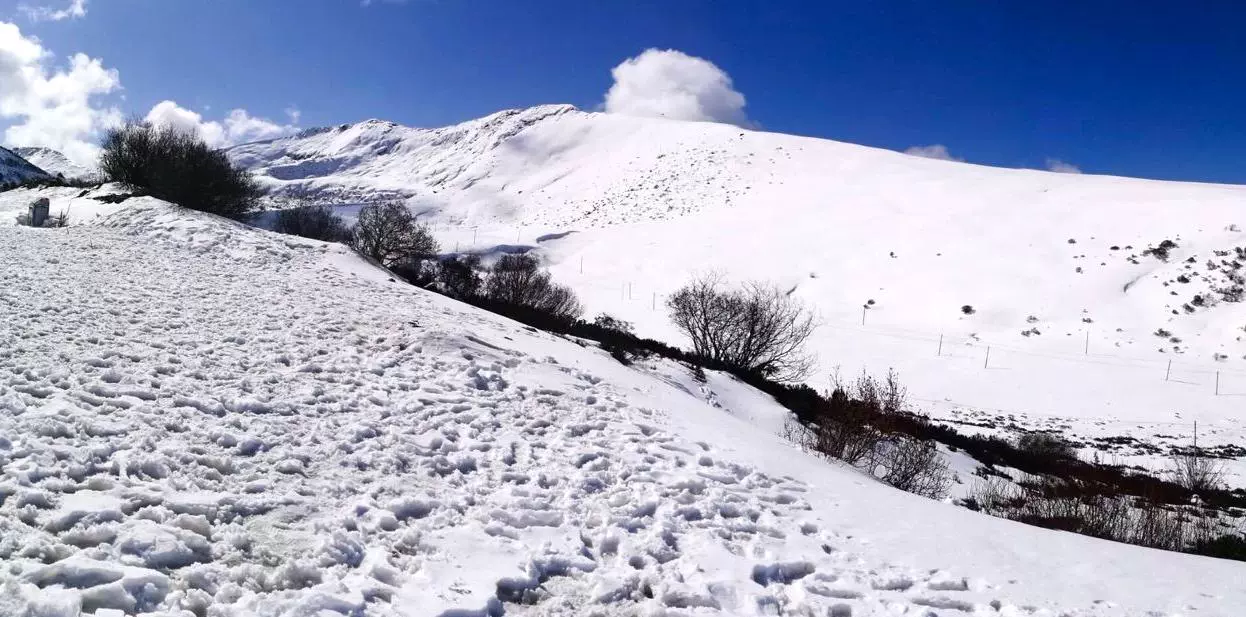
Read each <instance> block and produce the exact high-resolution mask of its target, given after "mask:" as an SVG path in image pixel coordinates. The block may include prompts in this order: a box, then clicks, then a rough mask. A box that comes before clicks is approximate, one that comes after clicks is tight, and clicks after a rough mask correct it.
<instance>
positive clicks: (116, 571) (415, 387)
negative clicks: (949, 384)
mask: <svg viewBox="0 0 1246 617" xmlns="http://www.w3.org/2000/svg"><path fill="white" fill-rule="evenodd" d="M111 192H115V189H112V188H109V187H105V188H104V189H102V190H96V191H88V192H83V191H82V190H79V189H68V188H52V189H42V190H38V191H32V190H24V189H23V190H16V191H10V192H7V193H2V194H0V213H3V212H5V211H7V210H6V208H10V207H17V206H16V205H14V204H20V203H25V202H28V201H29V200H30V199H33V198H36V197H40V196H42V197H48V198H49V199H51V200H52V202H53V209H54V210H56V211H60V210H64V211H66V212H68V213H69V216H70V218H71V223H72V224H71V226H70V227H68V228H66V229H32V228H24V227H11V226H6V225H11V222H10V218H11V217H7V216H0V264H5V269H4V275H5V278H4V284H3V285H0V307H4V309H3V310H0V563H3V567H2V568H0V615H4V616H6V617H7V616H9V615H14V616H18V615H31V616H33V615H39V616H45V617H78V616H80V615H96V616H100V617H102V616H103V615H109V616H113V615H168V616H173V615H178V616H181V615H209V616H214V617H215V616H219V617H229V616H237V617H242V616H251V615H273V616H275V615H283V616H289V617H312V616H317V617H320V616H325V615H359V616H362V615H370V616H380V617H390V616H404V617H437V616H444V617H448V616H458V617H464V616H486V615H487V616H496V615H504V614H505V615H547V616H560V617H561V616H568V617H569V616H579V615H602V616H606V615H619V616H623V615H741V616H743V615H750V616H752V615H780V616H784V617H796V616H809V615H819V616H824V615H829V616H831V617H882V616H885V615H913V616H919V615H920V616H923V617H926V616H931V615H943V616H946V615H954V614H955V615H960V614H966V615H969V614H972V615H994V616H1000V617H1010V616H1030V617H1042V616H1054V615H1067V616H1069V617H1133V616H1136V615H1200V616H1206V617H1230V616H1236V615H1239V614H1240V612H1241V607H1242V606H1246V587H1243V586H1242V585H1241V581H1242V565H1241V563H1239V562H1231V561H1225V560H1217V559H1208V558H1201V557H1194V556H1190V555H1184V554H1178V553H1170V552H1160V551H1154V550H1148V549H1142V548H1138V547H1133V546H1128V545H1124V544H1116V543H1110V542H1105V541H1101V540H1096V539H1093V538H1089V537H1084V536H1077V535H1072V534H1068V533H1063V532H1056V531H1048V530H1043V529H1039V528H1036V527H1030V526H1026V525H1022V524H1019V523H1014V522H1011V521H1006V520H1001V519H994V518H990V517H987V516H984V515H980V514H977V513H974V512H971V511H969V510H966V509H963V508H958V507H954V506H951V505H949V504H946V503H941V502H937V501H931V500H926V499H922V498H919V497H916V496H913V495H910V494H906V493H902V492H899V491H896V490H894V489H891V488H889V487H886V486H884V485H882V484H879V483H877V482H875V481H872V480H870V479H869V478H868V477H866V476H865V475H862V474H861V473H859V472H857V471H854V470H852V469H850V468H848V467H845V466H841V465H838V464H834V463H828V462H826V461H823V460H820V459H816V458H814V457H812V456H809V455H806V454H804V453H802V452H800V451H799V450H797V449H795V448H793V447H792V446H791V445H790V444H788V443H786V442H784V441H783V440H782V439H781V438H779V437H778V436H776V435H774V434H773V431H772V430H770V429H767V428H765V426H766V425H767V424H768V423H770V422H771V421H772V420H773V419H774V418H778V417H781V416H782V415H783V414H784V410H783V409H781V408H778V407H777V406H776V405H775V403H774V401H773V400H772V399H769V398H768V397H766V396H763V395H761V394H760V393H758V392H756V391H754V390H752V389H750V388H748V387H746V386H744V385H742V384H740V383H738V382H736V381H734V380H732V379H730V378H729V377H726V376H724V375H720V374H716V373H714V372H712V371H711V372H708V379H707V382H706V383H699V382H697V381H695V380H694V378H693V376H692V375H691V374H690V372H689V370H688V369H687V368H686V367H683V366H681V365H677V364H673V363H668V362H664V361H657V360H651V361H644V362H638V363H636V364H634V365H632V366H624V365H622V364H620V363H618V362H617V361H615V360H614V359H613V358H611V357H610V355H609V354H607V353H605V352H604V351H602V350H600V349H597V348H594V347H592V346H588V347H585V346H582V345H580V344H577V343H575V342H572V341H569V340H565V339H562V338H559V337H555V336H551V335H548V334H545V333H542V332H538V331H536V330H533V329H531V328H527V327H523V326H522V325H520V324H518V323H515V322H512V321H509V320H507V319H504V318H501V317H498V316H495V315H491V314H488V313H485V312H482V311H479V310H476V309H474V308H472V307H469V306H466V305H463V304H460V303H458V302H455V301H452V300H449V299H447V298H444V297H440V296H437V295H434V294H432V293H429V292H426V291H423V290H420V289H417V288H414V287H411V286H408V285H403V284H398V283H396V282H394V281H392V280H391V277H390V276H389V274H388V273H386V272H383V271H380V270H378V269H376V268H375V267H373V266H371V265H369V264H368V263H366V262H364V261H362V260H361V259H359V258H358V257H356V256H354V255H352V254H351V253H349V252H348V251H347V250H346V249H344V248H343V247H341V246H339V245H329V244H324V243H320V242H315V241H310V240H304V239H301V238H295V237H290V236H281V235H277V234H273V233H270V232H265V231H262V230H257V229H253V228H250V227H247V226H244V225H241V224H237V223H234V222H230V221H226V220H224V219H220V218H218V217H213V216H209V215H204V214H199V213H194V212H189V211H186V210H184V209H181V208H178V207H175V206H172V205H170V204H166V203H163V202H159V201H156V200H154V199H151V198H132V199H128V200H126V201H123V202H120V203H117V202H116V200H111V199H110V200H104V201H101V200H97V199H95V198H96V197H101V196H103V195H105V194H109V193H111ZM708 401H715V402H716V403H717V405H719V406H715V405H712V404H710V403H709V402H708Z"/></svg>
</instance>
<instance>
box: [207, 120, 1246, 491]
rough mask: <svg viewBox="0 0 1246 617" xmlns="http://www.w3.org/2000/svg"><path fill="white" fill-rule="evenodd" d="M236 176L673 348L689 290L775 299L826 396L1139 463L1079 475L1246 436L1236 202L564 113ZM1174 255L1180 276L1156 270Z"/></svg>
mask: <svg viewBox="0 0 1246 617" xmlns="http://www.w3.org/2000/svg"><path fill="white" fill-rule="evenodd" d="M232 155H233V156H234V158H235V160H237V161H239V162H242V163H244V164H247V165H250V166H252V167H254V168H255V169H256V171H257V172H258V173H259V174H260V175H261V178H262V179H263V181H264V182H265V183H266V184H268V185H269V186H272V187H275V188H277V189H279V190H280V191H282V192H284V193H285V194H289V195H295V194H302V195H306V196H309V197H312V198H315V199H323V200H324V201H327V202H329V203H347V204H352V205H347V206H343V207H342V209H341V210H342V213H343V214H344V215H345V216H347V217H348V218H349V217H350V216H351V215H352V213H353V212H354V211H355V209H357V207H358V204H357V203H356V202H358V201H369V200H373V199H379V198H383V197H385V198H389V197H405V198H407V203H408V205H409V206H410V207H411V208H412V209H413V210H415V211H417V212H420V213H421V214H422V215H423V216H424V217H425V220H430V221H431V222H432V224H433V225H434V227H435V230H436V232H437V234H438V235H439V237H440V239H441V240H442V244H443V246H445V247H446V248H447V249H448V250H450V249H453V250H475V251H480V252H492V251H498V250H506V251H513V250H534V251H537V253H538V254H539V255H540V256H541V257H542V258H543V259H544V260H545V261H546V262H547V263H548V264H549V265H550V267H551V271H552V272H553V274H554V276H555V277H556V278H557V279H558V280H559V281H560V282H562V283H566V284H569V285H570V286H571V287H573V288H574V289H575V290H576V292H577V293H578V294H579V295H580V297H581V298H582V299H583V300H584V302H585V304H586V306H587V308H588V309H589V314H590V315H592V314H596V313H597V312H607V313H610V314H612V315H615V316H617V317H619V318H622V319H625V320H627V321H631V322H633V323H635V324H636V326H637V328H638V332H639V333H640V334H642V335H644V336H649V337H653V338H658V339H663V340H666V341H670V342H674V343H677V344H683V343H684V341H683V340H682V339H681V338H680V336H679V334H678V333H677V332H675V331H673V329H672V328H671V327H670V325H669V323H668V321H667V319H666V315H665V311H664V310H663V301H664V299H665V298H666V296H668V295H669V294H670V293H672V292H673V291H674V290H676V289H677V288H678V287H679V286H680V285H683V284H684V283H685V282H687V281H688V280H689V279H690V278H691V277H692V276H694V275H695V274H697V273H702V272H706V271H711V270H716V271H720V272H723V273H725V274H727V275H728V276H729V277H730V278H732V279H737V280H738V279H761V280H767V281H773V282H775V283H776V284H778V285H780V286H782V287H783V288H784V289H790V290H792V293H793V294H794V296H795V297H796V298H799V299H801V300H803V301H806V302H808V303H809V304H810V305H811V306H813V307H814V308H815V309H816V310H817V311H818V313H819V314H820V316H821V317H822V320H823V324H824V326H823V327H822V328H821V329H820V330H819V331H818V333H817V334H816V336H815V340H814V341H813V348H814V351H816V352H817V354H818V355H819V357H820V358H821V365H820V366H819V370H818V372H817V373H816V374H815V375H814V376H813V378H812V384H813V385H815V386H817V387H819V388H821V387H825V385H826V375H827V374H829V373H830V372H831V371H832V370H833V369H834V368H835V367H840V369H841V371H842V372H843V373H844V374H845V375H853V374H856V373H858V372H859V371H860V370H862V369H868V370H870V371H871V372H874V373H878V372H883V371H886V369H887V368H895V369H897V370H898V371H899V372H900V374H901V377H902V379H904V380H905V382H906V384H907V385H909V387H910V389H911V391H912V393H913V394H914V396H915V398H917V399H920V400H922V401H924V402H923V404H922V405H921V408H922V409H923V410H925V411H928V412H931V413H933V414H936V415H937V416H939V417H943V418H949V419H954V420H974V421H977V420H981V417H982V416H983V415H992V416H997V417H998V418H1000V420H999V422H998V424H999V425H1001V426H1008V425H1011V426H1014V427H1015V426H1020V427H1025V428H1030V429H1037V428H1051V427H1052V426H1053V425H1056V426H1059V427H1060V428H1061V430H1063V431H1064V432H1066V433H1068V434H1069V436H1070V437H1073V438H1074V439H1075V440H1078V441H1081V440H1083V439H1090V438H1092V437H1093V438H1102V439H1104V440H1106V442H1104V443H1108V444H1111V443H1116V444H1119V443H1120V442H1121V438H1137V439H1139V440H1140V442H1139V443H1138V444H1137V447H1124V446H1120V445H1111V446H1109V445H1104V443H1099V444H1097V445H1096V446H1095V448H1097V449H1092V448H1090V447H1087V448H1086V449H1084V450H1083V452H1082V454H1083V456H1085V457H1091V456H1094V455H1100V456H1103V457H1105V458H1112V457H1121V460H1122V461H1123V462H1127V463H1130V464H1142V465H1146V466H1149V467H1152V468H1159V467H1163V466H1164V465H1165V464H1166V462H1165V461H1164V459H1163V454H1164V453H1166V452H1168V451H1169V449H1170V448H1172V447H1173V446H1177V445H1182V446H1188V445H1189V443H1190V441H1191V439H1192V433H1193V423H1194V422H1195V421H1197V422H1198V423H1199V426H1200V427H1201V428H1202V429H1204V430H1205V433H1204V435H1203V437H1206V438H1207V439H1208V440H1209V441H1207V442H1206V445H1210V446H1224V445H1231V444H1236V443H1240V442H1241V440H1242V438H1243V436H1244V435H1246V422H1244V421H1243V420H1242V419H1241V417H1240V413H1239V412H1238V407H1239V406H1240V400H1241V399H1240V396H1241V395H1243V394H1246V302H1237V301H1232V300H1231V298H1232V297H1233V294H1232V293H1229V294H1225V293H1222V292H1223V291H1230V292H1231V290H1232V288H1233V287H1234V286H1236V285H1239V283H1236V282H1234V279H1235V277H1236V278H1237V279H1238V280H1241V278H1240V277H1242V275H1243V272H1244V271H1246V257H1244V256H1243V255H1246V231H1243V230H1246V210H1243V204H1246V187H1241V186H1228V185H1212V184H1195V183H1182V182H1161V181H1152V180H1142V179H1132V178H1118V177H1109V176H1093V175H1070V174H1057V173H1049V172H1043V171H1035V170H1019V169H998V168H991V167H985V166H981V165H972V164H966V163H957V162H950V161H940V160H931V159H925V158H920V157H914V156H908V155H904V154H901V153H897V152H892V151H887V150H881V149H877V148H868V147H863V146H857V145H852V144H846V143H839V142H835V141H830V140H825V139H814V138H808V137H798V136H792V135H782V134H775V133H766V132H761V131H749V130H744V129H739V128H736V127H732V126H726V125H721V124H712V123H699V122H677V121H668V120H658V119H646V118H634V117H627V116H619V115H611V114H601V113H589V112H583V111H577V110H573V109H570V108H565V107H553V108H550V107H539V108H533V109H531V110H518V111H510V112H503V113H502V114H497V115H494V116H490V117H489V118H486V119H482V120H475V121H471V122H467V123H463V124H460V125H456V126H453V127H447V128H444V129H435V130H419V129H409V128H405V127H400V126H397V125H393V124H389V123H378V122H369V123H363V124H360V125H353V126H349V127H341V128H339V129H334V130H331V131H326V132H318V133H315V134H311V135H305V136H301V137H294V138H290V139H287V140H278V141H273V142H269V143H265V144H252V145H249V146H244V147H241V148H239V149H235V150H234V151H233V153H232ZM302 161H307V163H306V164H305V165H304V164H303V163H302ZM322 161H332V162H334V163H333V164H331V165H330V164H326V165H323V166H319V163H318V162H322ZM291 168H293V169H296V170H297V173H287V172H288V171H289V170H290V169H291ZM1165 240H1170V241H1172V242H1175V243H1176V245H1177V246H1176V247H1175V248H1172V249H1171V250H1170V251H1169V255H1168V257H1167V259H1161V258H1159V257H1157V256H1156V255H1154V254H1148V253H1146V251H1147V250H1148V249H1149V248H1155V247H1158V246H1159V245H1161V243H1163V242H1164V241H1165ZM966 306H968V307H970V313H968V314H967V313H966V312H964V310H963V307H966ZM867 307H868V308H867ZM863 322H864V323H863ZM941 341H942V342H941ZM988 347H989V348H992V349H993V350H994V355H993V358H992V359H991V361H990V362H985V361H984V360H986V358H985V356H986V353H987V351H986V350H987V348H988ZM1170 361H1171V362H1172V364H1173V366H1172V367H1171V371H1169V370H1168V369H1167V368H1166V367H1167V365H1168V363H1169V362H1170ZM1217 373H1220V374H1217ZM1053 384H1059V387H1053ZM953 402H955V403H953ZM999 434H1001V435H1004V436H1010V437H1012V436H1015V432H1008V431H1003V430H1001V431H999ZM1157 452H1158V453H1159V454H1158V455H1157V454H1156V453H1157ZM1233 465H1235V466H1236V472H1235V473H1234V474H1231V476H1230V481H1231V482H1233V483H1235V485H1237V486H1246V463H1242V462H1240V461H1239V462H1237V463H1233Z"/></svg>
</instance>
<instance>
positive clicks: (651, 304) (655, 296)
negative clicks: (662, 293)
mask: <svg viewBox="0 0 1246 617" xmlns="http://www.w3.org/2000/svg"><path fill="white" fill-rule="evenodd" d="M649 310H651V311H656V310H658V292H656V291H655V292H653V299H652V300H650V301H649Z"/></svg>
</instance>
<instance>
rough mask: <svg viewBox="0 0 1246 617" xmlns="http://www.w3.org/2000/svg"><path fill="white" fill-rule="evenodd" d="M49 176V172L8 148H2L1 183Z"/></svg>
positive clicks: (0, 156)
mask: <svg viewBox="0 0 1246 617" xmlns="http://www.w3.org/2000/svg"><path fill="white" fill-rule="evenodd" d="M46 177H48V173H47V172H45V171H44V170H42V169H40V168H39V167H37V166H35V165H33V164H31V163H30V161H27V160H26V159H24V158H22V156H21V155H19V154H17V153H16V152H14V151H12V150H9V149H7V148H0V184H10V183H12V184H16V183H21V182H25V181H27V180H37V179H39V178H46Z"/></svg>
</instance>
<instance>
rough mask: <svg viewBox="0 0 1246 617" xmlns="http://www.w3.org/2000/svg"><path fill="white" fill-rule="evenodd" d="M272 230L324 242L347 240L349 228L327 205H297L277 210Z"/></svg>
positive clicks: (349, 234)
mask: <svg viewBox="0 0 1246 617" xmlns="http://www.w3.org/2000/svg"><path fill="white" fill-rule="evenodd" d="M274 230H275V231H277V232H280V233H283V234H290V235H294V236H302V237H304V238H311V239H313V240H323V241H325V242H344V241H349V240H350V237H351V230H350V228H348V227H347V226H346V224H345V223H343V222H342V219H341V217H339V216H338V215H337V214H335V213H334V212H333V208H330V207H329V206H315V205H308V206H299V207H297V208H288V209H285V210H281V211H279V212H277V221H276V224H275V225H274Z"/></svg>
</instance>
